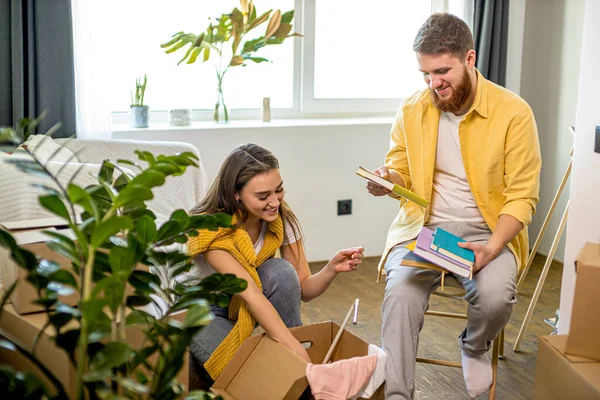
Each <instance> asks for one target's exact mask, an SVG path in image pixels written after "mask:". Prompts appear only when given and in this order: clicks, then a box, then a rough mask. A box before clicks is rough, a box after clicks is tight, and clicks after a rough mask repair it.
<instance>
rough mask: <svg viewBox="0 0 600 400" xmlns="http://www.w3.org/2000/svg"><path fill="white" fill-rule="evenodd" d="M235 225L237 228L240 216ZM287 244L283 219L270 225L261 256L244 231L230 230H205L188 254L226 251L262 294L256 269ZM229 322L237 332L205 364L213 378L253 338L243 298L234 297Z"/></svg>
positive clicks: (190, 243) (194, 239)
mask: <svg viewBox="0 0 600 400" xmlns="http://www.w3.org/2000/svg"><path fill="white" fill-rule="evenodd" d="M232 223H233V224H234V225H235V223H236V216H234V217H233V221H232ZM282 243H283V222H282V219H281V216H278V217H277V219H276V220H275V221H273V222H271V223H269V225H268V230H267V233H266V235H265V241H264V245H263V247H262V249H261V250H260V252H259V253H258V254H256V253H255V251H254V245H253V244H252V240H251V239H250V236H249V235H248V233H247V232H246V231H245V230H244V229H243V228H238V229H236V230H234V231H233V232H232V231H231V229H229V228H220V229H219V230H218V231H207V230H202V231H201V232H200V234H199V235H198V236H195V237H191V238H190V239H189V240H188V243H187V252H188V254H190V255H192V256H196V255H198V254H200V253H204V252H206V251H207V250H224V251H226V252H228V253H229V254H231V255H232V256H233V257H234V258H235V259H236V260H237V261H238V262H239V263H240V264H241V265H242V267H244V269H245V270H246V271H247V272H248V273H249V274H250V276H251V277H252V280H253V281H254V283H256V285H257V286H258V288H259V289H260V290H262V284H261V282H260V278H259V276H258V272H257V271H256V269H257V268H258V267H259V266H260V265H261V264H262V263H264V262H265V261H266V260H268V259H269V258H272V257H273V256H274V255H275V252H276V251H277V250H278V249H279V248H280V247H281V244H282ZM229 319H231V320H232V321H236V322H235V325H234V326H233V329H232V330H231V332H229V334H228V335H227V336H226V337H225V339H223V341H222V342H221V344H219V346H218V347H217V349H216V350H215V351H214V353H213V354H212V355H211V356H210V358H209V359H208V360H207V361H206V363H205V364H204V368H206V371H207V372H208V373H209V374H210V376H211V378H213V379H215V380H216V379H217V378H218V377H219V375H221V373H222V372H223V369H225V366H226V365H227V364H228V363H229V361H231V359H232V357H233V355H234V354H235V352H236V351H237V350H238V349H239V347H240V346H241V345H242V343H243V342H244V340H246V339H247V338H249V337H250V336H251V335H252V331H253V330H254V325H255V324H256V320H255V319H254V317H253V316H252V314H251V313H250V309H249V308H248V304H246V302H244V301H243V300H242V298H241V297H240V296H239V295H234V296H233V298H232V299H231V302H230V303H229Z"/></svg>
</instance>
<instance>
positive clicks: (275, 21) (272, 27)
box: [265, 10, 281, 39]
mask: <svg viewBox="0 0 600 400" xmlns="http://www.w3.org/2000/svg"><path fill="white" fill-rule="evenodd" d="M280 24H281V10H275V12H274V13H273V15H271V20H270V21H269V25H267V31H266V33H265V39H269V38H270V37H271V36H273V34H274V33H275V32H276V31H277V29H279V25H280Z"/></svg>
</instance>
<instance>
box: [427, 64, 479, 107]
mask: <svg viewBox="0 0 600 400" xmlns="http://www.w3.org/2000/svg"><path fill="white" fill-rule="evenodd" d="M472 88H473V85H471V79H470V77H469V73H468V72H467V68H465V70H464V73H463V79H462V81H461V82H460V84H459V85H458V86H457V87H456V88H455V87H452V96H451V97H450V98H449V99H448V100H442V99H441V98H440V96H439V95H438V94H437V93H436V92H435V89H432V88H429V93H430V95H431V101H432V102H433V105H434V106H436V107H437V108H438V109H439V110H440V111H442V112H451V113H457V112H458V111H459V110H460V109H461V108H462V106H463V105H465V103H466V102H467V100H468V99H469V95H470V94H471V89H472Z"/></svg>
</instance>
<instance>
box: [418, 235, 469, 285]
mask: <svg viewBox="0 0 600 400" xmlns="http://www.w3.org/2000/svg"><path fill="white" fill-rule="evenodd" d="M432 241H433V231H432V230H431V229H428V228H425V227H423V228H422V229H421V232H420V233H419V236H418V237H417V245H416V247H415V249H414V251H413V252H414V253H415V254H416V255H418V256H419V257H422V258H423V259H425V260H427V261H428V262H430V263H433V264H435V265H437V266H438V267H442V268H443V269H445V270H446V271H448V272H451V273H453V274H456V275H459V276H462V277H465V278H470V277H471V276H472V268H471V267H469V266H467V265H461V264H458V263H457V262H456V261H455V260H453V259H451V258H450V257H447V256H445V255H444V254H441V253H438V252H436V251H434V250H431V242H432Z"/></svg>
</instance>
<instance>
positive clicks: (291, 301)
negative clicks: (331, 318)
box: [190, 258, 302, 364]
mask: <svg viewBox="0 0 600 400" xmlns="http://www.w3.org/2000/svg"><path fill="white" fill-rule="evenodd" d="M257 271H258V276H259V277H260V281H261V283H262V287H263V294H264V295H265V297H266V298H267V299H268V300H269V301H270V302H271V304H273V307H275V310H277V312H278V313H279V316H280V317H281V319H282V320H283V322H284V323H285V326H287V327H288V328H292V327H294V326H300V325H302V319H301V316H300V301H301V292H300V280H299V279H298V274H297V273H296V270H295V269H294V267H293V266H292V264H290V263H289V261H287V260H284V259H283V258H271V259H269V260H267V261H265V262H264V263H263V264H262V265H261V266H259V267H258V269H257ZM211 311H212V313H213V314H214V315H215V318H214V319H213V321H212V322H211V323H210V324H208V325H207V326H205V327H204V328H203V329H202V330H201V331H200V332H199V333H198V334H197V335H196V336H195V337H194V339H193V340H192V343H191V344H190V352H191V353H192V354H193V355H194V357H195V358H196V360H198V361H199V362H200V363H201V364H204V363H205V362H206V361H207V360H208V358H209V357H210V355H211V354H212V353H213V352H214V351H215V350H216V348H217V347H218V346H219V344H221V342H222V341H223V339H225V337H226V336H227V334H228V333H229V332H230V331H231V329H232V328H233V325H234V322H233V321H231V320H229V318H228V310H227V308H223V307H218V306H214V305H213V306H212V307H211Z"/></svg>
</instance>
